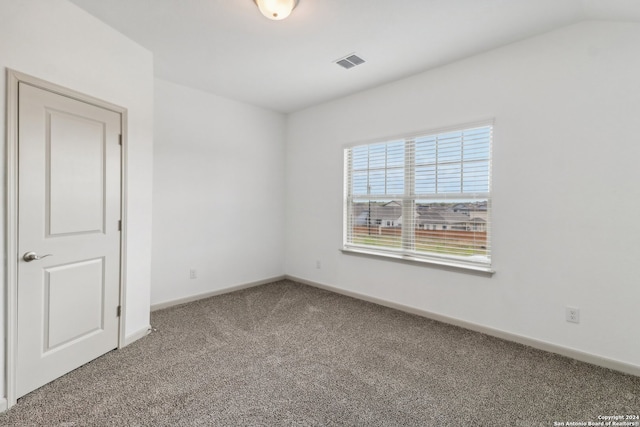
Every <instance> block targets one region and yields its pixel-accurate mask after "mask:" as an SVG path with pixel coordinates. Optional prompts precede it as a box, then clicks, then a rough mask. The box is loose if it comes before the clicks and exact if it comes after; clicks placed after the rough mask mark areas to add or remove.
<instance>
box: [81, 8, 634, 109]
mask: <svg viewBox="0 0 640 427" xmlns="http://www.w3.org/2000/svg"><path fill="white" fill-rule="evenodd" d="M71 1H72V2H73V3H75V4H76V5H78V6H79V7H81V8H83V9H85V10H86V11H87V12H89V13H90V14H92V15H94V16H95V17H97V18H98V19H100V20H102V21H103V22H105V23H106V24H108V25H110V26H111V27H113V28H115V29H116V30H118V31H120V32H121V33H123V34H124V35H126V36H127V37H128V38H130V39H132V40H134V41H135V42H137V43H139V44H140V45H142V46H144V47H145V48H147V49H149V50H150V51H152V52H153V54H154V61H155V75H156V76H157V77H159V78H162V79H165V80H168V81H171V82H174V83H178V84H182V85H185V86H189V87H193V88H196V89H200V90H204V91H208V92H212V93H215V94H217V95H221V96H224V97H227V98H232V99H236V100H239V101H243V102H246V103H250V104H254V105H257V106H261V107H265V108H269V109H272V110H276V111H280V112H285V113H287V112H292V111H296V110H300V109H303V108H305V107H308V106H311V105H314V104H318V103H320V102H323V101H327V100H330V99H334V98H338V97H342V96H345V95H348V94H351V93H354V92H358V91H361V90H364V89H367V88H371V87H374V86H378V85H380V84H384V83H387V82H390V81H393V80H397V79H399V78H402V77H406V76H409V75H412V74H415V73H418V72H421V71H424V70H427V69H430V68H434V67H438V66H441V65H443V64H446V63H449V62H452V61H455V60H458V59H461V58H464V57H468V56H471V55H474V54H477V53H480V52H483V51H486V50H489V49H493V48H496V47H499V46H503V45H505V44H508V43H512V42H515V41H518V40H521V39H524V38H527V37H530V36H533V35H536V34H540V33H543V32H547V31H550V30H553V29H556V28H559V27H562V26H565V25H570V24H573V23H576V22H580V21H583V20H591V19H602V20H624V21H633V22H640V0H393V1H383V0H299V4H298V7H297V8H296V9H295V10H294V11H293V13H292V14H291V16H290V17H289V18H288V19H286V20H283V21H271V20H268V19H266V18H264V17H263V16H262V15H261V14H260V12H259V11H258V8H257V7H256V5H255V4H254V2H253V0H71ZM351 53H356V54H357V55H358V56H360V57H361V58H363V59H364V60H365V61H366V62H365V63H364V64H362V65H359V66H357V67H354V68H352V69H349V70H345V69H344V68H342V67H339V66H338V65H336V64H335V63H334V61H335V60H338V59H341V58H342V57H344V56H346V55H349V54H351Z"/></svg>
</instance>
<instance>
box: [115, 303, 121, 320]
mask: <svg viewBox="0 0 640 427" xmlns="http://www.w3.org/2000/svg"><path fill="white" fill-rule="evenodd" d="M121 314H122V306H121V305H119V306H118V310H117V312H116V316H117V317H120V315H121Z"/></svg>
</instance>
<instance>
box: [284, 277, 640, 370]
mask: <svg viewBox="0 0 640 427" xmlns="http://www.w3.org/2000/svg"><path fill="white" fill-rule="evenodd" d="M286 278H287V279H289V280H292V281H294V282H299V283H302V284H305V285H309V286H313V287H316V288H320V289H325V290H327V291H331V292H335V293H338V294H342V295H346V296H349V297H352V298H356V299H360V300H364V301H368V302H372V303H374V304H378V305H382V306H385V307H389V308H394V309H396V310H400V311H404V312H406V313H411V314H416V315H418V316H422V317H426V318H428V319H433V320H437V321H439V322H443V323H448V324H450V325H454V326H459V327H461V328H464V329H469V330H472V331H475V332H480V333H483V334H486V335H491V336H493V337H496V338H501V339H504V340H507V341H513V342H516V343H518V344H523V345H526V346H529V347H533V348H537V349H538V350H544V351H548V352H550V353H556V354H559V355H562V356H566V357H570V358H572V359H576V360H579V361H581V362H586V363H590V364H592V365H597V366H601V367H603V368H608V369H612V370H614V371H619V372H623V373H625V374H630V375H635V376H639V377H640V366H637V365H633V364H630V363H626V362H621V361H619V360H615V359H609V358H607V357H603V356H598V355H596V354H591V353H586V352H584V351H581V350H576V349H574V348H570V347H565V346H561V345H558V344H553V343H550V342H546V341H542V340H538V339H535V338H530V337H527V336H523V335H518V334H514V333H511V332H507V331H503V330H500V329H495V328H491V327H488V326H483V325H478V324H475V323H471V322H467V321H465V320H461V319H456V318H454V317H449V316H445V315H442V314H438V313H433V312H430V311H426V310H422V309H419V308H416V307H411V306H408V305H404V304H399V303H395V302H391V301H386V300H383V299H380V298H376V297H372V296H369V295H365V294H361V293H359V292H353V291H348V290H345V289H341V288H337V287H335V286H331V285H326V284H323V283H318V282H314V281H311V280H306V279H302V278H299V277H294V276H289V275H287V276H286Z"/></svg>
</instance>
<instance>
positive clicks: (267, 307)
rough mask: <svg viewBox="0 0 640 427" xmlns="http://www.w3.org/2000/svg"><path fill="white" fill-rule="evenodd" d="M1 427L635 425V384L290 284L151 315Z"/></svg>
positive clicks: (23, 403) (22, 404)
mask: <svg viewBox="0 0 640 427" xmlns="http://www.w3.org/2000/svg"><path fill="white" fill-rule="evenodd" d="M151 321H152V325H153V327H154V328H155V330H154V332H152V333H151V334H150V335H149V336H147V337H146V338H144V339H142V340H140V341H137V342H136V343H134V344H132V345H130V346H129V347H126V348H124V349H122V350H118V351H112V352H111V353H108V354H107V355H105V356H103V357H101V358H99V359H97V360H95V361H93V362H91V363H89V364H87V365H85V366H83V367H81V368H79V369H77V370H75V371H74V372H72V373H70V374H68V375H66V376H64V377H63V378H60V379H58V380H56V381H54V382H52V383H50V384H48V385H46V386H44V387H42V388H40V389H38V390H36V391H34V392H32V393H30V394H28V395H27V396H25V397H23V398H22V399H20V400H19V401H18V404H17V405H16V406H14V407H13V408H12V409H11V410H9V411H8V412H6V413H5V414H2V415H0V425H3V426H6V425H11V426H66V427H69V426H93V425H95V426H245V425H246V426H272V425H275V426H279V425H285V426H288V425H296V426H324V425H327V426H332V425H335V426H337V425H340V426H342V425H347V426H552V425H553V422H554V421H558V422H560V421H562V422H566V421H584V422H587V421H597V417H598V415H614V414H638V413H640V378H638V377H633V376H629V375H624V374H620V373H617V372H613V371H610V370H607V369H603V368H599V367H595V366H591V365H588V364H585V363H580V362H576V361H573V360H571V359H567V358H564V357H560V356H556V355H553V354H549V353H545V352H542V351H538V350H534V349H531V348H528V347H525V346H522V345H518V344H514V343H510V342H507V341H503V340H500V339H496V338H492V337H489V336H486V335H482V334H479V333H475V332H470V331H467V330H464V329H460V328H457V327H453V326H449V325H445V324H442V323H438V322H435V321H431V320H427V319H424V318H421V317H418V316H414V315H410V314H406V313H402V312H399V311H395V310H392V309H388V308H384V307H380V306H377V305H374V304H370V303H366V302H362V301H358V300H355V299H352V298H348V297H345V296H341V295H337V294H334V293H331V292H326V291H323V290H319V289H315V288H312V287H308V286H305V285H301V284H296V283H293V282H290V281H281V282H276V283H272V284H268V285H263V286H259V287H255V288H252V289H247V290H243V291H238V292H234V293H231V294H226V295H221V296H216V297H212V298H209V299H205V300H201V301H197V302H194V303H190V304H187V305H183V306H178V307H173V308H170V309H166V310H162V311H158V312H154V313H152V317H151Z"/></svg>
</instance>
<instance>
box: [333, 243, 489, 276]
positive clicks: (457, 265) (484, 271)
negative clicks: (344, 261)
mask: <svg viewBox="0 0 640 427" xmlns="http://www.w3.org/2000/svg"><path fill="white" fill-rule="evenodd" d="M340 252H342V253H343V254H346V255H356V256H358V255H359V256H365V257H373V258H381V259H386V260H390V261H399V262H404V263H409V264H418V265H425V266H432V267H436V268H443V269H446V270H453V271H458V272H461V273H471V274H479V275H482V276H488V277H491V276H493V274H494V273H495V271H494V270H492V269H491V267H488V266H487V267H485V266H480V265H470V264H465V263H462V262H456V261H455V260H445V259H442V260H440V259H434V258H430V259H428V258H418V257H414V256H411V255H406V254H394V253H389V252H378V251H374V250H367V249H365V248H353V247H343V248H341V249H340Z"/></svg>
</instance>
